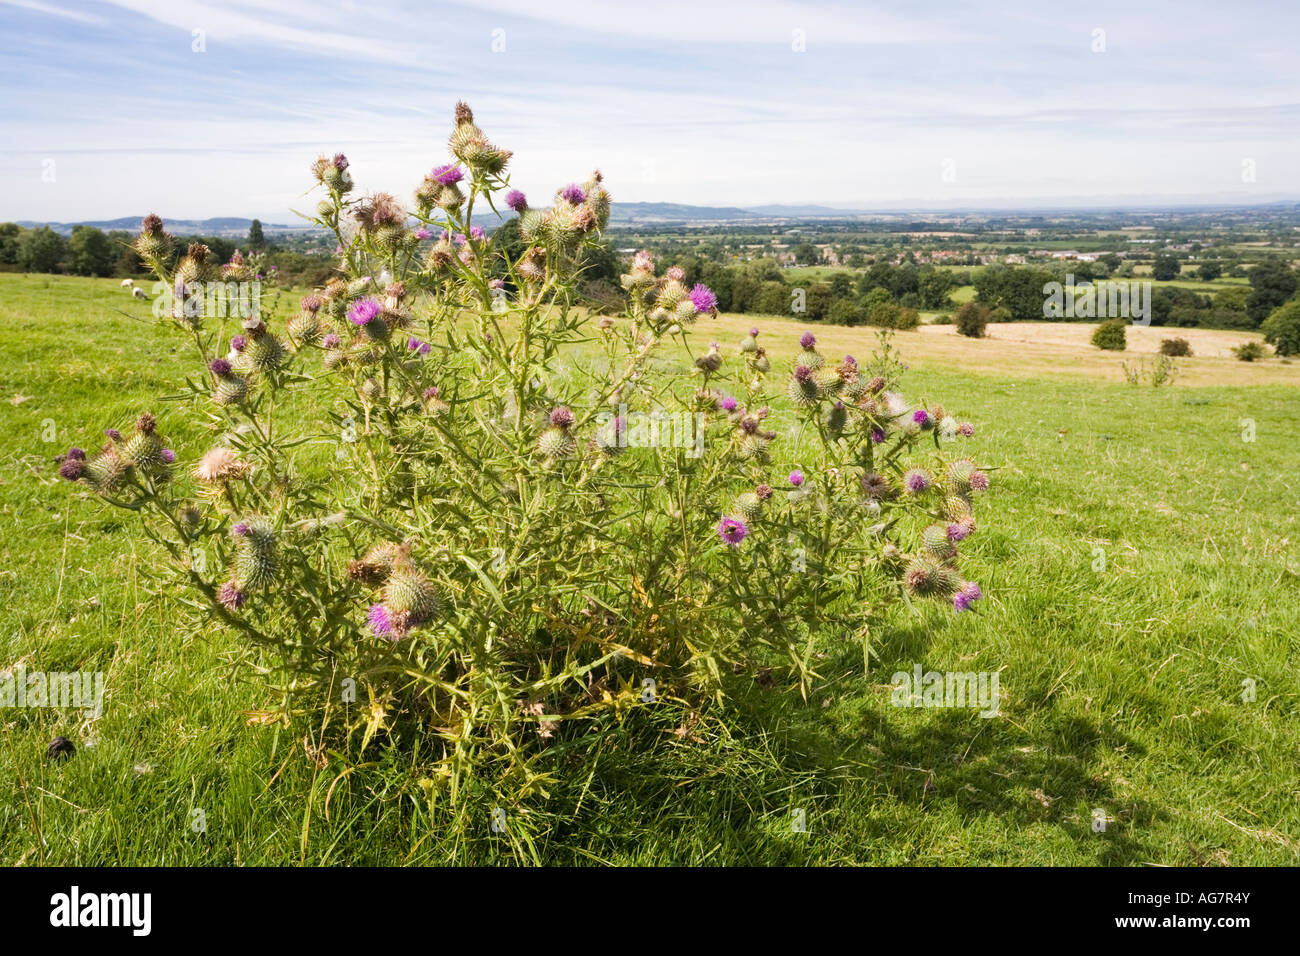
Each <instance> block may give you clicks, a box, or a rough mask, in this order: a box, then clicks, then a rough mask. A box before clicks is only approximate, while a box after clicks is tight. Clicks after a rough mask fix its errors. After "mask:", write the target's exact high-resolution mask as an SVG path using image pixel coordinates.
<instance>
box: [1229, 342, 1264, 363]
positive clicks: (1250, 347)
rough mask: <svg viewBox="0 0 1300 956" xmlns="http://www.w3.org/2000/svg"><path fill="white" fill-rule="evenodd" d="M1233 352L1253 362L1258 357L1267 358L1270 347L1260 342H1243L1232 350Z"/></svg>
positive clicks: (1242, 359)
mask: <svg viewBox="0 0 1300 956" xmlns="http://www.w3.org/2000/svg"><path fill="white" fill-rule="evenodd" d="M1232 354H1233V355H1235V356H1237V358H1239V359H1240V360H1241V361H1243V362H1253V361H1255V360H1256V359H1262V358H1267V357H1268V348H1267V346H1265V345H1263V344H1261V343H1259V342H1243V343H1242V344H1241V345H1238V346H1237V347H1236V348H1234V349H1233V350H1232Z"/></svg>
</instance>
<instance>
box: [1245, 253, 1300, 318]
mask: <svg viewBox="0 0 1300 956" xmlns="http://www.w3.org/2000/svg"><path fill="white" fill-rule="evenodd" d="M1297 284H1298V283H1297V279H1296V274H1295V270H1294V269H1292V268H1291V267H1290V266H1289V265H1287V264H1286V263H1285V262H1283V261H1282V260H1280V259H1266V260H1264V261H1263V262H1261V263H1260V264H1259V265H1257V266H1255V268H1253V269H1251V270H1250V298H1249V299H1248V300H1247V301H1246V314H1247V315H1249V316H1250V321H1251V324H1252V325H1254V326H1255V327H1256V328H1258V327H1259V326H1260V324H1261V323H1262V322H1263V321H1264V320H1265V319H1266V318H1268V317H1269V315H1270V314H1272V312H1273V310H1274V309H1276V308H1277V307H1278V306H1280V305H1282V304H1283V303H1284V302H1286V300H1287V299H1289V298H1291V296H1293V295H1295V292H1296V286H1297Z"/></svg>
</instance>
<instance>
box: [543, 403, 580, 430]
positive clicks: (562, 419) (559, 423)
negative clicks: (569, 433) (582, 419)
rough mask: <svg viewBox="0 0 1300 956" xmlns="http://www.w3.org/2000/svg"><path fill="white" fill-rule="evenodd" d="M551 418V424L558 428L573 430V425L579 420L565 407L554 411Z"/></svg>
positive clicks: (562, 406)
mask: <svg viewBox="0 0 1300 956" xmlns="http://www.w3.org/2000/svg"><path fill="white" fill-rule="evenodd" d="M549 417H550V421H551V424H552V425H554V426H555V427H556V428H572V427H573V423H574V422H575V421H576V420H577V419H576V418H575V417H574V414H573V411H572V410H571V409H569V408H568V407H566V406H564V405H561V406H560V407H559V408H555V409H552V410H551V414H550V416H549Z"/></svg>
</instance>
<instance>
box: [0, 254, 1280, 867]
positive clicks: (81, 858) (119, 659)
mask: <svg viewBox="0 0 1300 956" xmlns="http://www.w3.org/2000/svg"><path fill="white" fill-rule="evenodd" d="M123 313H126V314H123ZM750 325H758V326H759V327H760V328H762V329H763V332H764V335H763V338H764V340H765V344H767V345H768V347H769V349H770V351H771V352H772V354H773V356H774V358H776V359H777V360H778V363H777V364H778V365H781V360H784V359H785V358H788V357H789V356H790V355H792V354H793V353H794V351H795V350H796V348H797V344H796V342H797V337H798V333H799V331H800V330H801V329H802V328H803V326H800V325H798V324H796V323H793V322H790V321H787V320H783V319H778V318H757V319H756V318H755V317H754V316H729V317H723V318H720V319H718V320H715V321H713V322H704V323H701V324H700V326H699V327H698V328H697V330H696V332H695V334H694V338H695V340H696V342H695V343H694V344H695V346H696V350H697V351H698V346H699V344H700V343H707V342H708V341H709V340H710V339H717V340H719V341H721V342H722V343H723V344H724V345H726V346H728V347H729V348H730V347H732V344H733V343H735V342H738V341H739V339H740V337H741V335H743V333H744V330H745V329H747V328H748V327H749V326H750ZM0 329H2V330H3V335H2V336H0V399H3V401H0V409H3V420H4V427H3V429H2V430H0V520H2V521H3V524H0V528H3V536H2V538H0V606H2V607H3V619H4V621H5V627H4V628H3V631H2V632H0V669H4V668H12V667H14V666H16V665H17V664H19V663H22V664H24V665H25V666H26V667H27V668H28V669H31V670H36V669H40V670H46V671H70V670H79V669H81V670H98V671H103V672H104V673H105V675H106V682H107V695H106V701H105V707H104V712H103V714H102V716H100V717H98V718H92V717H88V716H86V715H84V714H82V713H80V712H77V711H70V710H58V709H38V708H27V709H0V772H2V773H3V775H4V778H5V779H6V780H9V781H10V782H11V783H12V786H11V787H9V788H7V789H6V791H5V793H4V794H3V795H0V862H3V863H5V864H7V865H15V864H19V865H29V866H30V865H38V864H163V863H166V864H204V863H213V864H294V863H306V864H312V865H343V864H432V863H444V862H458V863H481V862H498V861H511V860H515V859H519V858H521V856H522V858H523V859H526V860H532V861H535V862H543V863H579V864H582V863H596V864H599V863H706V864H727V863H753V864H784V863H810V864H828V863H864V864H926V865H930V864H944V865H962V864H990V863H992V864H1021V865H1052V864H1056V865H1059V864H1082V865H1091V864H1105V865H1116V864H1119V865H1156V864H1163V865H1247V864H1295V863H1296V862H1300V805H1298V803H1300V785H1298V784H1297V775H1296V766H1297V760H1298V758H1300V713H1298V707H1297V705H1298V704H1300V684H1298V681H1297V664H1298V663H1300V647H1298V646H1297V645H1298V641H1300V638H1298V635H1300V549H1298V547H1297V541H1298V540H1300V527H1297V513H1298V512H1300V509H1297V507H1296V478H1295V462H1296V442H1297V439H1298V438H1300V403H1298V402H1297V401H1296V395H1297V391H1296V386H1297V385H1300V373H1298V372H1297V367H1296V366H1292V365H1286V364H1283V363H1281V362H1279V361H1277V360H1270V361H1268V362H1264V363H1256V364H1253V365H1245V364H1243V363H1239V362H1235V361H1233V360H1231V359H1228V358H1224V357H1222V356H1221V355H1219V354H1217V352H1216V351H1215V350H1216V349H1217V348H1219V347H1221V346H1222V345H1223V343H1222V342H1220V341H1219V340H1218V339H1215V340H1214V341H1213V342H1212V341H1211V340H1210V339H1206V340H1205V341H1204V342H1201V341H1200V340H1199V339H1198V338H1196V337H1194V336H1193V335H1191V334H1187V333H1185V332H1183V331H1173V330H1170V331H1169V332H1168V333H1167V334H1171V335H1172V334H1179V335H1185V337H1188V338H1191V339H1193V349H1194V350H1195V351H1196V352H1197V356H1196V357H1195V358H1193V359H1190V360H1186V361H1185V362H1183V363H1182V364H1183V365H1184V374H1183V375H1181V376H1180V378H1179V380H1178V382H1177V384H1175V385H1174V386H1173V387H1170V388H1162V389H1151V388H1135V387H1132V386H1129V385H1126V384H1124V382H1123V378H1122V374H1121V370H1120V367H1119V363H1120V361H1122V360H1123V359H1124V358H1126V357H1127V358H1128V359H1129V360H1130V361H1132V360H1133V359H1134V358H1135V357H1136V356H1135V355H1134V354H1129V355H1128V356H1122V355H1100V354H1099V353H1097V352H1096V350H1093V349H1091V348H1090V347H1088V346H1087V345H1086V333H1087V332H1088V330H1089V326H1087V325H1085V324H1082V323H1080V324H1070V325H1061V326H1048V325H1047V324H1045V323H1042V324H1040V323H1031V324H1025V325H1024V326H1016V325H1007V326H994V327H992V328H991V332H992V337H991V338H990V339H989V340H986V341H969V340H965V339H962V338H961V337H959V336H957V335H955V333H953V332H952V330H951V328H950V327H948V328H945V327H938V326H936V327H926V328H924V329H922V330H920V331H917V332H913V333H900V334H899V335H897V336H896V338H895V342H896V345H897V346H898V348H899V349H900V350H901V352H902V354H903V356H904V361H906V362H908V363H909V365H910V375H911V379H910V381H908V383H907V385H908V390H909V393H910V394H912V395H913V396H915V397H918V398H923V399H924V400H926V401H928V402H938V403H942V404H943V405H944V406H945V407H946V408H948V409H950V410H952V411H954V412H955V413H957V414H958V415H959V416H961V417H962V418H965V419H969V420H970V421H972V422H974V423H975V424H976V426H977V433H976V436H975V438H974V439H973V440H972V442H973V449H974V451H975V453H976V455H977V456H978V457H979V459H980V460H981V461H982V462H983V463H986V464H988V465H991V466H994V467H995V468H996V469H997V470H996V471H995V472H994V485H993V490H992V491H991V493H990V494H989V496H988V497H987V500H986V502H985V503H984V507H983V510H982V512H981V516H980V531H979V534H978V535H977V536H976V537H975V538H974V539H972V542H971V543H970V544H971V546H970V547H969V548H967V549H965V550H966V551H967V554H968V557H966V558H965V559H964V567H965V568H966V569H967V573H968V574H969V575H970V576H971V577H973V578H974V579H975V580H978V581H979V582H980V583H981V585H982V586H983V589H984V593H985V595H986V598H985V599H984V600H983V601H982V602H980V604H979V605H977V607H978V610H977V611H976V612H975V613H970V614H963V615H954V614H953V613H952V612H951V609H950V608H943V607H938V606H927V605H917V606H916V607H915V608H914V609H908V608H906V607H902V606H898V607H891V608H889V609H887V610H885V611H884V612H882V618H881V624H880V625H879V626H878V627H877V628H876V629H875V630H874V632H873V634H872V637H871V643H870V647H869V655H870V656H869V658H868V659H869V669H867V670H866V671H865V673H864V662H863V658H864V648H863V646H862V645H861V644H860V643H858V642H856V641H850V640H847V639H837V638H827V639H825V640H824V641H823V642H822V643H821V645H820V646H819V647H818V670H819V673H820V675H821V677H820V680H819V681H818V682H817V684H816V685H815V686H814V687H813V689H812V692H811V693H810V694H809V696H808V699H807V700H806V701H805V700H803V699H801V698H800V696H799V695H798V694H797V693H794V692H792V691H791V689H790V688H788V687H786V686H784V685H783V684H781V683H780V682H778V683H777V684H776V685H775V686H771V687H769V686H760V685H759V684H757V683H755V684H754V685H753V686H752V687H747V688H743V687H742V688H737V689H736V691H735V697H734V700H733V702H732V709H731V710H730V711H728V712H727V713H726V715H725V716H724V715H723V714H722V713H721V712H707V713H705V714H704V715H703V717H702V719H701V720H700V722H699V724H698V725H697V726H694V727H691V728H684V731H685V732H683V733H681V734H675V733H672V732H671V729H670V728H665V729H663V730H660V731H655V732H656V733H658V734H659V736H660V737H661V738H662V739H661V741H660V742H659V743H657V744H655V745H654V746H653V747H648V746H646V745H645V736H646V735H645V733H644V732H643V731H644V728H641V729H640V730H638V729H637V728H625V727H616V726H611V727H607V728H605V729H604V730H603V733H605V734H606V735H607V736H606V737H605V738H604V740H603V742H602V746H601V747H599V748H596V749H574V750H571V751H564V752H557V754H556V756H555V766H556V771H557V781H558V782H557V784H556V785H555V786H554V787H553V788H552V790H551V792H550V793H549V796H548V797H547V798H545V799H541V798H539V800H538V803H537V805H536V807H534V808H533V810H532V812H534V813H536V814H538V815H539V817H540V816H542V815H545V817H546V819H547V821H548V825H547V826H546V827H545V828H543V829H542V830H541V831H540V832H544V833H545V837H544V838H543V839H541V840H540V841H539V842H537V843H536V844H535V845H533V846H532V847H530V848H528V849H527V852H525V853H523V854H520V853H519V852H518V850H517V848H516V849H512V848H511V847H510V846H509V845H507V843H506V842H505V840H504V839H503V838H501V837H498V836H496V835H494V834H493V833H492V832H491V831H490V829H489V826H488V823H489V819H488V808H487V807H486V806H485V808H484V812H483V828H482V832H481V833H479V834H471V835H468V836H467V835H465V834H447V833H443V832H440V831H439V830H438V829H437V828H436V827H431V826H430V825H429V819H430V818H429V815H428V813H427V811H426V809H425V807H426V801H425V800H424V799H423V796H422V795H423V793H424V789H423V787H424V783H422V780H423V767H424V763H423V761H424V759H425V758H424V755H422V753H421V749H420V745H419V741H417V740H412V739H399V740H396V741H392V742H388V743H385V745H384V746H383V747H382V748H381V752H380V753H379V754H378V755H377V756H373V757H372V756H369V755H368V756H367V759H366V761H365V762H364V763H355V762H349V761H348V759H347V758H346V755H328V757H327V759H325V760H324V761H323V763H322V762H321V761H314V760H312V759H309V757H308V755H307V753H306V752H305V747H304V740H302V739H299V737H297V736H291V735H289V734H287V733H285V732H283V731H278V730H276V729H272V728H267V727H264V726H259V725H257V724H256V722H250V718H249V716H248V715H249V713H250V712H253V711H257V710H259V709H261V708H263V707H266V706H267V705H268V704H269V703H271V700H270V695H269V694H268V692H267V691H266V690H265V689H264V688H262V687H261V685H259V684H257V683H254V682H245V681H243V680H240V679H239V678H238V676H237V672H236V670H235V669H234V668H233V667H232V661H233V660H234V659H235V658H236V657H237V656H239V655H240V654H242V653H245V652H244V651H243V650H242V649H241V647H240V644H239V641H238V639H237V638H236V637H235V636H234V635H232V634H230V633H226V632H224V631H220V630H203V631H198V632H195V631H193V630H191V629H190V628H188V627H185V626H182V625H180V624H179V623H178V622H179V621H180V620H181V617H180V615H179V614H178V612H177V607H176V602H175V600H174V598H173V597H172V596H170V595H165V594H164V595H162V596H161V597H154V596H151V595H150V593H149V590H150V589H149V582H148V577H147V570H148V567H149V564H150V552H149V548H148V546H147V542H145V541H144V540H143V539H142V538H141V537H140V536H139V535H138V534H137V533H136V532H135V530H134V529H133V527H132V525H131V524H130V522H129V521H125V520H123V518H122V517H121V516H120V515H118V514H110V513H108V512H106V511H105V510H104V509H103V507H102V506H100V505H99V504H98V503H97V502H95V501H93V500H90V499H88V498H87V497H86V495H85V494H84V493H83V491H82V490H81V489H80V488H77V487H73V486H71V485H69V484H67V483H66V482H61V481H59V480H58V479H57V476H56V475H55V467H54V465H53V463H52V459H53V457H54V456H55V455H57V454H58V453H59V452H61V451H63V450H64V449H66V447H67V446H68V445H70V444H81V445H91V444H93V443H94V441H95V436H96V435H98V433H99V431H100V430H101V429H102V428H103V427H105V426H106V425H118V426H121V425H122V424H124V423H126V422H129V421H130V420H131V419H133V418H134V417H135V416H136V415H137V414H139V412H141V411H143V410H146V409H149V410H152V411H154V412H155V413H156V414H158V415H159V417H160V419H161V420H162V423H163V425H162V427H163V431H164V432H165V433H166V434H168V435H169V436H170V438H171V440H172V442H173V444H174V445H175V447H176V449H177V453H178V455H179V458H180V461H181V462H182V463H185V462H190V461H193V460H194V459H195V458H197V456H198V455H199V454H201V453H202V452H203V451H204V450H205V448H206V446H205V444H204V437H203V433H202V432H200V431H199V430H198V429H197V428H195V427H193V426H187V424H186V422H185V420H184V418H183V417H182V416H181V415H180V414H178V413H177V411H176V410H175V409H174V408H173V407H171V406H169V405H168V403H165V402H160V401H157V400H156V397H157V396H159V395H166V394H171V393H173V392H174V391H175V386H176V384H177V382H178V381H180V380H181V378H182V377H183V375H184V374H185V373H186V372H190V371H192V369H190V368H188V367H187V366H185V365H183V364H182V361H181V359H182V355H183V351H182V349H181V348H180V341H179V339H178V338H177V337H176V336H175V335H174V334H171V333H169V332H167V331H165V330H161V329H158V328H156V327H155V326H154V324H153V321H152V318H151V317H150V316H149V315H148V308H147V303H141V302H137V301H133V300H131V299H130V298H129V296H128V295H127V294H126V293H124V292H123V290H121V289H120V288H118V286H117V283H116V282H115V281H110V280H88V279H72V278H63V277H23V276H15V275H5V276H0ZM1160 332H1161V330H1130V334H1131V341H1133V343H1134V345H1133V347H1134V349H1135V351H1142V352H1149V351H1150V349H1149V348H1148V347H1147V346H1149V345H1150V343H1149V342H1148V341H1147V340H1148V338H1149V336H1148V333H1153V334H1155V333H1160ZM817 333H818V336H819V344H820V346H821V347H822V348H823V351H824V352H826V353H827V354H828V355H838V354H841V353H843V352H846V351H849V352H853V353H854V354H856V355H858V357H859V358H862V357H864V356H865V355H866V354H868V353H869V352H870V351H871V348H872V345H873V342H874V331H873V330H871V329H844V328H838V329H832V328H826V329H819V330H817ZM1134 333H1137V334H1134ZM1206 334H1207V335H1215V336H1224V335H1231V333H1206ZM1241 338H1245V336H1241ZM1157 344H1158V342H1157ZM784 411H785V410H784V409H783V408H780V407H778V408H776V413H777V414H776V415H775V416H774V417H775V418H776V419H778V424H779V422H780V420H781V419H784V420H785V421H789V420H790V419H789V417H788V416H785V415H783V414H782V413H783V412H784ZM1246 439H1253V440H1246ZM778 447H782V448H783V451H782V452H781V454H780V455H779V456H778V458H777V460H775V461H774V463H773V473H774V475H775V474H784V473H785V472H786V471H788V470H789V468H790V467H794V466H795V465H798V464H800V459H799V449H798V447H795V446H794V444H793V442H791V441H789V440H788V439H787V440H786V443H785V445H784V446H781V445H780V444H779V445H778ZM914 664H920V665H921V666H922V668H923V669H925V670H939V671H948V670H952V671H998V672H999V675H1000V687H1001V692H1002V694H1003V702H1002V707H1001V714H1000V716H998V717H996V718H993V719H983V718H981V717H979V716H978V715H977V714H976V713H974V712H972V711H969V710H957V709H900V708H895V707H893V706H891V704H890V690H891V686H890V680H891V675H892V674H894V673H895V672H896V671H899V670H903V671H911V670H912V668H913V665H914ZM1244 681H1251V682H1253V686H1254V688H1255V693H1254V695H1253V698H1252V696H1251V695H1249V694H1245V695H1243V682H1244ZM1244 697H1245V698H1248V699H1243V698H1244ZM56 735H62V736H65V737H68V738H70V739H71V740H72V741H73V742H74V743H75V745H76V746H77V748H78V752H77V754H76V755H75V756H74V757H73V758H72V759H70V760H67V761H64V762H59V763H52V762H49V761H47V760H46V759H45V751H46V747H47V746H48V744H49V742H50V740H51V738H53V737H54V736H56ZM307 744H308V745H310V739H308V740H307ZM425 783H427V781H425ZM196 810H201V811H202V819H203V820H204V821H205V824H206V827H205V829H204V831H203V832H196V830H195V828H194V820H195V819H196V816H195V811H196ZM794 810H802V811H804V814H805V816H806V820H807V832H798V831H796V830H795V829H794V828H793V827H792V826H791V819H792V811H794ZM1097 811H1101V812H1102V813H1103V814H1104V815H1105V817H1106V819H1107V821H1108V823H1107V826H1106V828H1105V830H1104V832H1096V831H1095V830H1094V828H1093V825H1092V824H1093V819H1094V816H1095V813H1096V812H1097Z"/></svg>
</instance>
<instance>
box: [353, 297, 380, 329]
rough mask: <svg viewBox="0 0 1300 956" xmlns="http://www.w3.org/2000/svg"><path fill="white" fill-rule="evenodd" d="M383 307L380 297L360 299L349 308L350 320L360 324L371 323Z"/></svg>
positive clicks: (354, 323)
mask: <svg viewBox="0 0 1300 956" xmlns="http://www.w3.org/2000/svg"><path fill="white" fill-rule="evenodd" d="M383 308H384V307H383V306H382V305H380V303H379V300H378V299H373V298H369V297H367V298H364V299H359V300H358V301H356V302H354V303H353V304H352V308H350V309H348V321H349V322H351V323H352V324H353V325H358V326H362V325H369V324H370V323H371V322H372V321H373V320H374V318H375V316H377V315H378V314H379V313H380V312H381V311H382V310H383Z"/></svg>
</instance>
